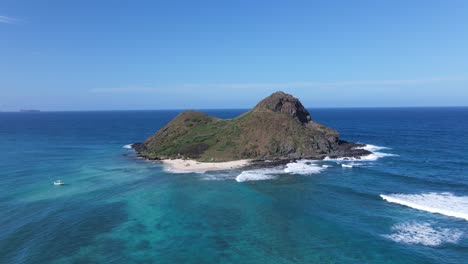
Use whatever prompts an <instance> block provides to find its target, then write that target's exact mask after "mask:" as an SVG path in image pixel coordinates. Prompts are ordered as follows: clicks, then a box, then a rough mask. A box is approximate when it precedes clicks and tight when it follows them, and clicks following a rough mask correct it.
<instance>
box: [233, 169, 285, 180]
mask: <svg viewBox="0 0 468 264" xmlns="http://www.w3.org/2000/svg"><path fill="white" fill-rule="evenodd" d="M278 173H281V171H280V170H274V169H257V170H247V171H243V172H241V174H239V175H237V177H236V181H237V182H245V181H263V180H270V179H275V178H276V177H277V176H276V175H275V174H278Z"/></svg>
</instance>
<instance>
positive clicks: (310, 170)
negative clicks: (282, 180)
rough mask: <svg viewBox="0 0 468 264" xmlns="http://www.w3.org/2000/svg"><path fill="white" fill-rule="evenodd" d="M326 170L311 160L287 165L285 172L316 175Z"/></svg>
mask: <svg viewBox="0 0 468 264" xmlns="http://www.w3.org/2000/svg"><path fill="white" fill-rule="evenodd" d="M323 170H324V167H320V166H318V165H317V164H315V163H312V162H311V161H309V160H298V161H296V162H291V163H288V164H286V168H284V172H286V173H292V174H316V173H320V172H321V171H323Z"/></svg>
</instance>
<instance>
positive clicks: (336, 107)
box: [0, 105, 468, 114]
mask: <svg viewBox="0 0 468 264" xmlns="http://www.w3.org/2000/svg"><path fill="white" fill-rule="evenodd" d="M465 107H468V105H454V106H431V105H429V106H322V107H305V108H306V109H375V108H465ZM250 109H253V107H252V108H160V109H102V110H96V109H90V110H41V109H36V108H34V109H32V108H31V109H24V108H21V109H18V110H6V111H5V110H0V113H23V114H24V113H45V112H131V111H188V110H197V111H198V110H208V111H209V110H250ZM21 110H34V111H36V110H38V111H39V112H21Z"/></svg>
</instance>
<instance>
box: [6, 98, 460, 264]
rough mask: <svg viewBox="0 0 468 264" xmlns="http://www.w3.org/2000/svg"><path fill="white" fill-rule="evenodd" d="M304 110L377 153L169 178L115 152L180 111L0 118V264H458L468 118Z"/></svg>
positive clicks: (414, 111)
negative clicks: (347, 159)
mask: <svg viewBox="0 0 468 264" xmlns="http://www.w3.org/2000/svg"><path fill="white" fill-rule="evenodd" d="M206 112H207V113H208V114H210V115H214V116H218V117H222V118H230V117H234V116H236V115H238V114H240V113H242V112H243V110H209V111H206ZM310 112H311V116H312V119H314V120H316V121H318V122H321V123H323V124H325V125H327V126H330V127H332V128H334V129H336V130H338V131H339V132H340V134H341V138H342V139H345V140H349V141H354V142H359V143H364V144H368V146H367V147H368V148H370V149H372V150H374V152H375V153H376V154H375V155H373V156H371V157H368V158H365V159H364V160H354V161H343V160H326V161H319V162H313V161H300V162H299V163H296V164H289V165H288V167H278V168H269V169H263V170H251V171H245V170H242V169H239V170H232V171H223V172H209V173H173V172H170V171H166V170H165V169H164V167H163V166H162V165H161V164H158V163H153V162H148V161H145V160H142V159H138V158H136V157H135V154H134V152H133V151H132V150H131V149H126V148H124V147H123V146H124V145H126V144H129V143H133V142H141V141H143V140H144V139H145V138H147V137H148V136H150V135H151V134H153V133H154V132H155V131H157V130H158V129H159V128H161V127H162V126H164V125H165V124H166V123H167V122H168V121H170V120H171V119H172V118H173V117H175V116H176V115H177V114H178V113H179V111H113V112H43V113H0V146H2V149H3V150H2V151H1V152H0V263H8V264H9V263H28V264H29V263H468V136H467V135H468V108H466V107H465V108H463V107H460V108H376V109H372V108H367V109H310ZM285 169H286V170H285ZM57 179H60V180H62V181H63V182H65V183H66V185H64V186H54V185H53V181H54V180H57ZM384 198H385V199H384Z"/></svg>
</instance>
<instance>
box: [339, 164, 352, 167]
mask: <svg viewBox="0 0 468 264" xmlns="http://www.w3.org/2000/svg"><path fill="white" fill-rule="evenodd" d="M341 167H343V168H352V167H353V165H349V164H341Z"/></svg>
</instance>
